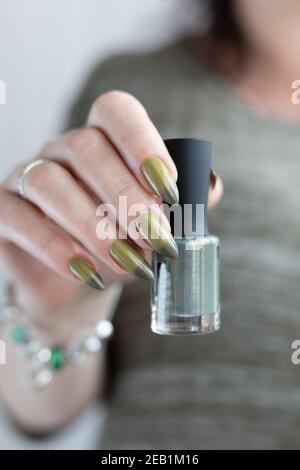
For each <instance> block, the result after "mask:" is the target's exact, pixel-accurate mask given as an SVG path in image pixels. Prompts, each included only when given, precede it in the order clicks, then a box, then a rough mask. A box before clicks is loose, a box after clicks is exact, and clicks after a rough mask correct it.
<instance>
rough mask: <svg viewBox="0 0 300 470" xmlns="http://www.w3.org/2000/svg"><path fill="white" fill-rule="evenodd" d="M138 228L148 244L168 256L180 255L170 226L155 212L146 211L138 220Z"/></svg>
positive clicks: (175, 256)
mask: <svg viewBox="0 0 300 470" xmlns="http://www.w3.org/2000/svg"><path fill="white" fill-rule="evenodd" d="M136 224H137V228H138V230H139V232H140V233H141V235H142V236H143V238H144V239H145V241H146V242H147V243H148V245H149V246H150V247H151V248H152V249H153V250H154V251H156V252H157V253H159V254H160V255H162V256H166V257H168V258H177V257H178V248H177V245H176V243H175V240H174V238H173V237H172V234H171V232H170V229H169V227H168V226H167V225H166V224H165V223H164V222H163V221H162V219H160V218H159V216H158V215H157V214H154V213H153V212H144V213H143V214H141V215H140V216H139V217H138V219H137V221H136Z"/></svg>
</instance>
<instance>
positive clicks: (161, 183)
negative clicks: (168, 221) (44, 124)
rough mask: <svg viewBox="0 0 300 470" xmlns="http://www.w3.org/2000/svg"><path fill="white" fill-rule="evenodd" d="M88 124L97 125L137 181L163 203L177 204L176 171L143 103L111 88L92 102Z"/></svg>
mask: <svg viewBox="0 0 300 470" xmlns="http://www.w3.org/2000/svg"><path fill="white" fill-rule="evenodd" d="M87 124H88V126H93V127H98V128H100V129H101V130H102V131H103V132H104V133H105V134H106V135H107V137H108V138H109V140H110V141H111V142H112V144H113V145H114V146H115V147H116V149H117V150H118V152H119V154H120V155H121V157H122V158H123V159H124V161H125V162H126V164H127V166H128V167H129V169H130V170H131V171H132V173H133V174H134V175H135V177H136V178H137V180H138V181H139V182H140V184H141V185H142V186H143V187H144V188H145V189H146V190H147V191H150V192H152V193H153V192H154V193H156V194H157V195H158V196H159V197H160V198H161V199H162V200H163V201H164V202H167V203H169V204H176V203H178V199H179V195H178V189H177V186H176V179H177V170H176V167H175V164H174V162H173V160H172V158H171V156H170V154H169V152H168V150H167V148H166V146H165V144H164V141H163V139H162V137H161V136H160V134H159V132H158V130H157V129H156V127H155V126H154V124H153V122H152V121H151V119H150V117H149V116H148V114H147V112H146V110H145V108H144V107H143V105H142V104H141V103H140V102H139V101H138V100H137V99H136V98H135V97H133V96H132V95H130V94H128V93H126V92H123V91H118V90H114V91H110V92H108V93H105V94H104V95H101V96H100V97H99V98H98V99H97V100H96V101H95V102H94V104H93V106H92V108H91V111H90V114H89V117H88V123H87Z"/></svg>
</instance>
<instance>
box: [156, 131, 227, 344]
mask: <svg viewBox="0 0 300 470" xmlns="http://www.w3.org/2000/svg"><path fill="white" fill-rule="evenodd" d="M165 143H166V145H167V148H168V150H169V152H170V154H171V156H172V158H173V160H174V162H175V165H176V166H177V169H178V182H177V184H178V189H179V198H180V200H179V205H180V208H181V212H180V214H181V215H180V217H181V223H180V224H179V225H180V230H178V224H176V223H175V219H176V218H177V222H178V213H177V217H175V216H174V219H173V220H170V222H171V227H172V231H173V234H174V237H175V241H176V244H177V247H178V252H179V256H178V258H176V259H171V258H166V257H162V256H160V255H158V254H154V257H153V271H154V281H153V285H152V300H151V309H152V320H151V329H152V331H153V332H154V333H158V334H163V335H186V334H198V335H200V334H207V333H213V332H215V331H217V330H218V329H219V328H220V294H219V290H220V289H219V276H220V273H219V239H218V238H217V237H215V236H214V235H210V234H209V233H208V228H207V198H208V190H209V180H210V168H211V144H210V142H208V141H206V140H198V139H172V140H167V141H166V142H165ZM199 207H200V208H201V210H200V211H198V208H199ZM197 211H198V212H197ZM199 213H200V214H202V217H200V220H199V217H198V218H197V215H199ZM177 232H178V233H177Z"/></svg>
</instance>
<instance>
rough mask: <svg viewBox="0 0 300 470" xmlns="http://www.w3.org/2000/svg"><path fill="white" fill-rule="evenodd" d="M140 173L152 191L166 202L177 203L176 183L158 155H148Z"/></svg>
mask: <svg viewBox="0 0 300 470" xmlns="http://www.w3.org/2000/svg"><path fill="white" fill-rule="evenodd" d="M141 170H142V173H143V175H144V177H145V178H146V180H147V182H148V183H149V185H150V186H151V188H152V189H153V191H154V192H155V193H156V194H157V195H158V196H159V197H160V198H161V199H162V200H163V201H164V202H167V203H168V204H178V202H179V193H178V188H177V185H176V183H175V181H174V179H173V178H172V176H171V174H170V172H169V170H168V168H167V167H166V165H165V164H164V163H163V162H162V160H161V159H160V158H158V157H154V156H152V157H148V158H146V160H145V161H144V163H143V164H142V167H141Z"/></svg>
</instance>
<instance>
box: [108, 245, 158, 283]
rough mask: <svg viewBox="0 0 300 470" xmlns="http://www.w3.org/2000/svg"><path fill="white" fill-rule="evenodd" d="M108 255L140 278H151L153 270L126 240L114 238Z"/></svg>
mask: <svg viewBox="0 0 300 470" xmlns="http://www.w3.org/2000/svg"><path fill="white" fill-rule="evenodd" d="M110 255H111V256H112V258H113V259H114V260H115V261H116V263H117V264H118V265H119V266H121V267H122V268H123V269H125V271H127V272H129V273H132V274H134V275H135V276H137V277H140V278H142V279H148V280H151V279H153V277H154V276H153V272H152V269H151V266H150V265H149V263H148V262H147V261H146V260H145V258H144V257H143V256H142V255H141V254H140V253H139V252H138V251H137V250H136V249H135V248H134V247H133V246H132V245H130V243H128V242H127V241H126V240H114V241H113V242H112V244H111V246H110Z"/></svg>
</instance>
